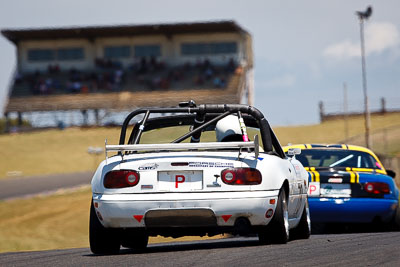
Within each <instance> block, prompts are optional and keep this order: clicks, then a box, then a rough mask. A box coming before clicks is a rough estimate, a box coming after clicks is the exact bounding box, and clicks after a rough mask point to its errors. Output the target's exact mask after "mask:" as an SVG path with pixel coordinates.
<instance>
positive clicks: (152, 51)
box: [134, 45, 161, 57]
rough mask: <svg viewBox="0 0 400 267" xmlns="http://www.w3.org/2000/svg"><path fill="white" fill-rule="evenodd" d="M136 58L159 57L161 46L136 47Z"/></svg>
mask: <svg viewBox="0 0 400 267" xmlns="http://www.w3.org/2000/svg"><path fill="white" fill-rule="evenodd" d="M134 50H135V57H159V56H161V46H159V45H135V46H134Z"/></svg>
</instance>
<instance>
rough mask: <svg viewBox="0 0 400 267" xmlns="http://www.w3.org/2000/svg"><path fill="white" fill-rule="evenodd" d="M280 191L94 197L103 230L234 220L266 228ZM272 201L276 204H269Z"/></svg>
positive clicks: (230, 223) (231, 223) (229, 222)
mask: <svg viewBox="0 0 400 267" xmlns="http://www.w3.org/2000/svg"><path fill="white" fill-rule="evenodd" d="M278 194H279V190H272V191H256V192H222V193H221V192H213V193H163V194H112V195H105V194H93V203H94V205H95V207H96V206H97V207H96V212H97V214H98V217H99V219H100V221H101V223H102V224H103V225H104V226H105V227H112V228H128V227H146V228H151V227H231V226H234V223H235V221H236V219H237V218H240V217H244V218H247V219H248V220H249V222H250V224H251V225H252V226H261V225H267V224H268V223H269V221H270V219H271V218H272V217H271V218H266V217H265V214H266V212H267V211H268V210H269V209H272V210H273V211H274V212H275V207H276V203H277V200H278ZM271 199H274V200H275V204H270V200H271Z"/></svg>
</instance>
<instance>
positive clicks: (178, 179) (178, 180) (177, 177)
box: [175, 174, 185, 188]
mask: <svg viewBox="0 0 400 267" xmlns="http://www.w3.org/2000/svg"><path fill="white" fill-rule="evenodd" d="M184 182H185V176H184V175H181V174H178V175H175V188H178V185H179V184H181V183H184Z"/></svg>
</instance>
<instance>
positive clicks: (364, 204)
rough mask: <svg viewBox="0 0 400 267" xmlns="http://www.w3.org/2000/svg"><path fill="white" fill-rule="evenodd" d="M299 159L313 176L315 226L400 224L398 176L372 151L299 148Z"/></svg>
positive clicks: (336, 146)
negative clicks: (328, 224) (396, 180)
mask: <svg viewBox="0 0 400 267" xmlns="http://www.w3.org/2000/svg"><path fill="white" fill-rule="evenodd" d="M290 148H300V149H301V154H299V155H296V156H295V157H296V159H297V160H298V161H300V162H301V163H302V164H303V166H304V167H305V169H306V170H307V171H308V174H309V187H308V202H309V208H310V215H311V221H312V223H372V222H374V223H385V224H386V223H390V224H392V225H393V226H394V227H396V228H397V229H398V227H399V224H400V222H399V221H400V208H399V189H398V188H397V186H396V183H395V173H394V172H393V171H390V170H386V169H385V168H384V166H383V165H382V163H381V162H380V160H379V158H378V157H377V156H376V155H375V154H374V153H373V152H372V151H371V150H369V149H367V148H364V147H360V146H353V145H344V144H334V145H325V144H299V145H290V146H286V147H284V148H283V149H284V151H285V152H286V153H287V151H288V150H289V149H290Z"/></svg>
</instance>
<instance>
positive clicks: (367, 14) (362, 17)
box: [356, 6, 372, 148]
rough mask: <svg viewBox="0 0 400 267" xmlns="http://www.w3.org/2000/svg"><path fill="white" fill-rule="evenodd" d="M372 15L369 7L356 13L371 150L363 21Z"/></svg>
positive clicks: (366, 143) (365, 115)
mask: <svg viewBox="0 0 400 267" xmlns="http://www.w3.org/2000/svg"><path fill="white" fill-rule="evenodd" d="M371 14H372V7H371V6H369V7H368V8H367V10H366V11H364V12H362V11H357V12H356V15H357V16H358V18H359V20H360V39H361V66H362V80H363V92H364V108H365V109H364V118H365V145H366V147H367V148H371V145H372V143H371V137H370V134H369V130H370V126H371V119H370V114H369V109H368V94H367V71H366V69H365V47H364V20H367V19H368V18H369V17H370V16H371Z"/></svg>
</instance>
